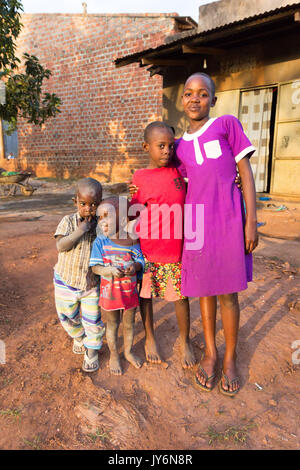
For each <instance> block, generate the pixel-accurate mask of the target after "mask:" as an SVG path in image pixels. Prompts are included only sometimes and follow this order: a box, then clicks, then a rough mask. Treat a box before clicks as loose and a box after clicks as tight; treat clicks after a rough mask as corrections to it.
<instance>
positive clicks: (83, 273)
mask: <svg viewBox="0 0 300 470" xmlns="http://www.w3.org/2000/svg"><path fill="white" fill-rule="evenodd" d="M79 220H80V216H79V213H78V212H77V213H76V214H71V215H65V216H64V217H63V218H62V220H61V221H60V223H59V224H58V226H57V229H56V232H55V234H54V237H58V236H59V235H62V236H66V235H70V234H71V233H72V232H74V231H75V230H76V229H77V227H78V222H79ZM95 238H96V230H94V231H93V232H92V233H91V232H86V233H84V235H82V237H81V238H80V239H79V240H78V242H77V243H76V244H75V245H74V246H73V248H71V250H68V251H63V252H61V253H58V261H57V263H56V265H55V266H54V271H55V272H56V273H57V274H58V275H59V276H60V277H61V279H62V280H63V282H64V283H65V284H67V285H68V286H71V287H75V288H76V289H80V290H86V289H87V285H88V281H90V282H89V288H90V289H91V288H92V287H95V286H96V285H97V284H98V282H99V281H98V280H97V277H96V276H95V274H94V273H93V272H92V270H91V269H90V268H89V262H90V255H91V249H92V243H93V241H94V240H95Z"/></svg>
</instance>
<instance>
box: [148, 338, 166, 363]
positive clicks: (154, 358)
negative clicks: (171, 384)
mask: <svg viewBox="0 0 300 470" xmlns="http://www.w3.org/2000/svg"><path fill="white" fill-rule="evenodd" d="M145 354H146V360H147V361H148V362H151V363H152V364H160V363H161V362H162V359H161V357H160V355H159V353H158V350H157V346H156V343H155V340H154V339H153V340H152V341H149V340H148V341H146V343H145Z"/></svg>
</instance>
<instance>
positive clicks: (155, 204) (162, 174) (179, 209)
mask: <svg viewBox="0 0 300 470" xmlns="http://www.w3.org/2000/svg"><path fill="white" fill-rule="evenodd" d="M132 183H133V184H134V185H136V186H137V187H138V188H139V189H138V191H137V193H136V194H135V195H134V196H133V198H132V200H131V215H134V214H135V213H138V212H140V221H139V223H138V224H137V226H136V232H137V235H138V236H139V239H140V244H141V248H142V252H143V255H144V256H145V257H146V258H147V259H148V261H152V262H156V263H177V262H179V261H181V254H182V246H183V216H184V201H185V196H186V191H185V183H184V180H183V179H182V177H181V175H180V173H179V172H178V170H177V169H176V168H174V167H162V168H154V169H150V168H146V169H142V170H137V171H136V172H135V173H134V175H133V178H132ZM134 204H142V205H143V206H146V207H145V208H144V209H142V210H141V208H140V211H138V210H137V211H136V212H135V211H133V209H135V207H132V206H133V205H134ZM136 209H138V207H136Z"/></svg>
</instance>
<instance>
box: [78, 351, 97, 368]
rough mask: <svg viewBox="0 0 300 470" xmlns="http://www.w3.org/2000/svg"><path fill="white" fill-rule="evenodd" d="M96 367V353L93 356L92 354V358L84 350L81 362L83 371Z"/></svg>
mask: <svg viewBox="0 0 300 470" xmlns="http://www.w3.org/2000/svg"><path fill="white" fill-rule="evenodd" d="M91 366H92V367H91ZM98 369H99V358H98V354H95V356H93V357H92V358H89V357H88V355H87V352H86V353H85V355H84V359H83V363H82V370H84V372H95V371H96V370H98Z"/></svg>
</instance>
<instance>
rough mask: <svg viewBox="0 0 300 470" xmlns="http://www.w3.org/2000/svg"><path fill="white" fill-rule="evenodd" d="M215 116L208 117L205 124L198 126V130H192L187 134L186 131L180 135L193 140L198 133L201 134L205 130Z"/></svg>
mask: <svg viewBox="0 0 300 470" xmlns="http://www.w3.org/2000/svg"><path fill="white" fill-rule="evenodd" d="M216 119H217V118H210V119H209V120H208V121H207V122H206V123H205V124H204V126H202V127H200V129H198V131H196V132H193V133H192V134H188V133H187V132H185V133H184V134H183V136H182V138H183V140H194V139H196V138H198V137H200V135H202V134H203V132H205V131H206V129H207V128H208V127H209V126H210V125H211V124H212V123H213V122H214V121H215V120H216Z"/></svg>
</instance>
